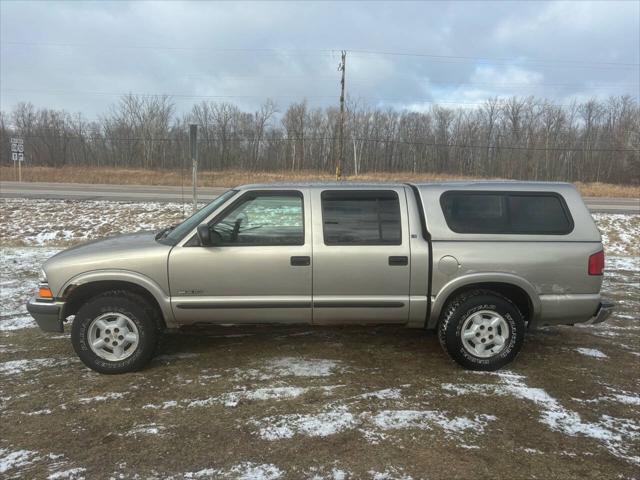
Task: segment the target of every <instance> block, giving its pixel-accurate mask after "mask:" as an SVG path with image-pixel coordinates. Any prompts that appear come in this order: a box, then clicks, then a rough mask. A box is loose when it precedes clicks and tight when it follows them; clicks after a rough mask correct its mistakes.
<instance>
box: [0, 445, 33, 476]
mask: <svg viewBox="0 0 640 480" xmlns="http://www.w3.org/2000/svg"><path fill="white" fill-rule="evenodd" d="M39 459H40V457H38V456H37V453H36V452H33V451H31V450H14V451H10V450H8V449H6V448H0V473H6V472H8V471H9V470H13V469H16V468H21V467H26V466H27V465H31V464H32V463H34V462H36V461H38V460H39Z"/></svg>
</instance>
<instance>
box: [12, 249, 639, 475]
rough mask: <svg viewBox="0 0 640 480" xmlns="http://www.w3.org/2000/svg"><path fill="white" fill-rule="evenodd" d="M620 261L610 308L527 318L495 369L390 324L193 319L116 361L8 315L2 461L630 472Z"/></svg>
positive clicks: (630, 319) (629, 366)
mask: <svg viewBox="0 0 640 480" xmlns="http://www.w3.org/2000/svg"><path fill="white" fill-rule="evenodd" d="M630 265H631V267H630ZM632 267H633V264H632V263H631V264H630V263H629V262H628V261H621V262H619V264H618V265H614V266H613V268H614V269H615V270H614V269H610V273H609V274H608V275H607V277H606V286H605V290H606V294H607V295H608V296H609V297H611V298H613V299H614V300H615V301H616V302H618V305H619V308H618V310H617V312H616V314H615V317H613V318H612V319H611V320H610V321H609V322H607V323H605V324H602V325H600V326H593V327H554V328H547V329H544V330H540V331H536V332H530V334H529V335H528V336H527V339H526V343H525V345H524V349H523V351H522V353H521V354H520V356H519V357H518V358H517V360H516V361H515V363H513V364H512V365H511V366H510V367H509V368H508V369H507V370H504V371H501V372H498V373H494V374H486V373H485V374H482V373H472V372H466V371H464V370H462V369H460V368H459V367H457V366H456V365H455V364H453V363H452V362H451V361H450V360H449V359H448V358H447V356H446V355H445V354H444V353H443V352H442V350H441V349H440V346H439V345H438V342H437V338H436V336H435V335H434V334H433V333H429V332H423V331H412V330H405V329H399V328H336V329H333V328H332V329H326V328H323V329H320V328H318V329H314V328H310V327H286V328H284V327H283V328H266V327H261V328H257V327H253V328H248V327H247V328H241V329H238V328H221V327H218V328H215V329H198V330H190V331H186V332H182V333H180V334H173V335H168V336H166V337H165V339H164V341H163V343H162V345H161V347H160V351H159V355H158V357H157V358H156V359H155V360H154V361H153V362H152V364H151V365H150V366H149V367H148V368H147V369H145V370H144V371H141V372H138V373H135V374H128V375H119V376H105V375H99V374H97V373H94V372H92V371H90V370H88V369H87V368H85V367H84V366H83V365H82V364H81V363H80V362H79V361H78V360H77V359H76V357H75V355H74V353H73V350H72V348H71V345H70V342H69V338H68V331H67V332H65V334H45V333H42V332H40V331H39V330H37V329H35V328H29V329H17V330H11V331H2V332H0V416H1V425H2V426H1V434H0V477H2V478H47V477H49V478H53V479H56V478H81V477H86V478H123V479H134V478H176V479H179V478H250V479H253V478H255V479H275V478H283V479H298V478H309V479H311V478H315V479H321V478H332V479H342V478H375V479H384V478H404V479H408V478H414V479H418V478H429V479H445V478H446V479H449V478H461V479H468V478H512V479H520V478H544V479H548V478H563V479H564V478H576V479H578V478H579V479H584V478H598V479H602V478H627V479H628V478H637V477H638V475H639V474H638V472H639V467H640V381H639V375H638V374H639V373H640V317H639V313H640V285H639V284H638V276H637V265H636V266H635V267H634V268H632Z"/></svg>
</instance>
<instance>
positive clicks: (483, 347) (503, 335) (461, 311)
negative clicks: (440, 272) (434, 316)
mask: <svg viewBox="0 0 640 480" xmlns="http://www.w3.org/2000/svg"><path fill="white" fill-rule="evenodd" d="M524 330H525V322H524V317H523V315H522V313H521V312H520V310H519V309H518V307H516V306H515V304H514V303H513V302H512V301H511V300H509V299H508V298H506V297H504V296H502V295H500V294H499V293H496V292H492V291H489V290H475V291H470V292H466V293H463V294H461V295H459V296H458V297H456V298H455V299H454V300H453V301H451V302H450V303H449V305H448V306H447V308H446V310H445V312H444V314H443V316H442V319H441V320H440V323H439V326H438V337H439V339H440V344H441V345H442V347H443V348H444V349H445V350H446V352H447V353H448V354H449V356H450V357H451V358H452V359H453V360H455V361H456V362H457V363H458V364H460V365H462V366H463V367H465V368H468V369H471V370H497V369H499V368H501V367H503V366H504V365H506V364H508V363H510V362H511V361H513V359H514V358H515V357H516V355H517V354H518V352H519V351H520V348H521V347H522V343H523V341H524Z"/></svg>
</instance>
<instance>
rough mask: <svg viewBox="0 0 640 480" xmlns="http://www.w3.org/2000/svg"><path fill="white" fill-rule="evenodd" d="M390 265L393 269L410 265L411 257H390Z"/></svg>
mask: <svg viewBox="0 0 640 480" xmlns="http://www.w3.org/2000/svg"><path fill="white" fill-rule="evenodd" d="M389 265H391V266H393V267H396V266H404V265H409V257H389Z"/></svg>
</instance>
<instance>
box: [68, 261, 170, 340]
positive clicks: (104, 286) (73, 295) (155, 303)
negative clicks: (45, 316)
mask: <svg viewBox="0 0 640 480" xmlns="http://www.w3.org/2000/svg"><path fill="white" fill-rule="evenodd" d="M109 290H124V291H127V292H131V293H135V294H138V295H140V296H142V297H143V298H145V299H146V300H147V301H148V302H149V304H150V305H151V306H152V307H153V308H154V310H156V312H157V314H158V315H157V319H158V323H159V325H158V326H159V327H160V328H161V329H166V328H169V327H171V326H172V325H173V323H174V318H173V311H172V310H171V302H170V299H169V297H168V296H166V295H165V293H164V292H163V290H162V289H161V288H160V286H159V285H157V284H156V283H155V282H153V281H152V280H151V279H149V278H147V277H144V276H142V275H139V274H136V273H133V272H91V273H88V274H83V275H81V276H78V277H74V278H73V279H71V280H69V281H68V282H67V283H66V284H65V285H64V286H63V287H62V288H61V289H60V292H61V294H60V298H61V300H62V301H63V302H64V307H63V310H62V313H61V316H62V318H63V319H64V318H67V317H68V316H69V315H75V314H76V313H77V312H78V309H79V308H80V306H81V305H82V304H83V303H85V302H86V301H87V300H89V299H90V298H92V297H94V296H95V295H98V294H100V293H102V292H106V291H109Z"/></svg>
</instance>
